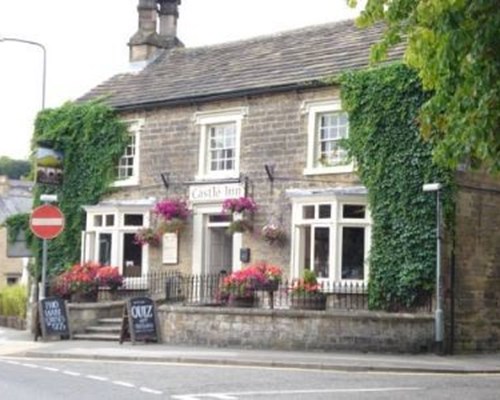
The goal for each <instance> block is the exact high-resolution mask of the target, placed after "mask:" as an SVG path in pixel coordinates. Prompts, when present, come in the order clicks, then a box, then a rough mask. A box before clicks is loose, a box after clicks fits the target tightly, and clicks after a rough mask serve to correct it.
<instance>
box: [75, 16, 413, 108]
mask: <svg viewBox="0 0 500 400" xmlns="http://www.w3.org/2000/svg"><path fill="white" fill-rule="evenodd" d="M382 32H383V27H382V26H381V25H378V26H373V27H371V28H367V29H359V28H357V27H355V25H354V22H353V21H342V22H336V23H329V24H323V25H315V26H311V27H306V28H302V29H297V30H293V31H287V32H282V33H278V34H274V35H268V36H260V37H256V38H253V39H248V40H240V41H235V42H229V43H224V44H219V45H211V46H204V47H197V48H196V47H195V48H175V49H170V50H162V52H161V53H160V55H159V56H158V58H157V59H156V60H155V61H153V62H152V63H150V64H149V65H148V66H147V67H146V68H145V69H143V70H142V71H141V72H139V73H135V74H133V73H128V74H119V75H116V76H114V77H113V78H111V79H110V80H108V81H107V82H104V83H103V84H101V85H99V86H97V87H96V88H94V89H93V90H91V91H90V92H89V93H87V94H86V95H85V96H83V97H82V98H80V99H79V100H88V99H91V98H95V97H100V96H105V97H106V99H107V100H106V102H107V103H108V104H109V105H111V106H113V107H115V108H118V109H134V108H141V107H153V106H158V105H168V104H182V103H187V102H192V101H199V100H203V99H213V98H227V97H232V96H236V95H242V94H251V93H262V92H266V91H271V90H284V89H287V88H288V89H292V88H298V87H304V86H306V85H311V84H314V83H318V82H319V81H321V80H322V79H324V78H326V77H331V76H335V75H338V74H339V73H341V72H344V71H347V70H350V69H359V68H364V67H366V66H368V63H369V54H370V47H371V45H372V44H374V43H375V42H376V41H377V40H378V39H379V38H380V36H381V33H382ZM402 52H403V47H402V46H400V47H397V48H395V49H393V50H392V51H391V52H390V53H389V60H393V59H396V58H401V56H402Z"/></svg>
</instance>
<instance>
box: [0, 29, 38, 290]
mask: <svg viewBox="0 0 500 400" xmlns="http://www.w3.org/2000/svg"><path fill="white" fill-rule="evenodd" d="M0 42H16V43H24V44H28V45H31V46H36V47H38V48H39V49H41V50H42V55H43V63H42V110H43V109H45V87H46V81H47V49H46V48H45V46H44V45H43V44H41V43H39V42H35V41H33V40H26V39H19V38H13V37H3V36H0ZM42 196H43V195H42ZM41 200H42V201H43V199H41ZM42 264H43V266H42V287H41V289H40V290H39V293H38V294H39V296H37V297H39V298H41V299H43V298H45V285H46V268H47V267H46V265H47V240H45V239H44V240H43V247H42Z"/></svg>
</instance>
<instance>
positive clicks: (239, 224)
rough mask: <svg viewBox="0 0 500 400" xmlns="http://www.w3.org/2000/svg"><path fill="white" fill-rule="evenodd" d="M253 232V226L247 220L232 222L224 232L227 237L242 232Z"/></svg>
mask: <svg viewBox="0 0 500 400" xmlns="http://www.w3.org/2000/svg"><path fill="white" fill-rule="evenodd" d="M252 230H253V224H252V222H251V221H249V220H248V219H244V218H242V219H236V220H234V221H232V222H231V223H230V224H229V226H228V227H227V229H226V232H227V233H228V234H229V235H232V234H233V233H243V232H251V231H252Z"/></svg>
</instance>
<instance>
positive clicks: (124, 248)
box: [82, 203, 152, 278]
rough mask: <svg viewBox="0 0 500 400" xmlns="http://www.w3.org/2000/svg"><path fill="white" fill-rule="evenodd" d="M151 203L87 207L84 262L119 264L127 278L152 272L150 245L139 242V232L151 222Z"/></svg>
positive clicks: (83, 242) (83, 240)
mask: <svg viewBox="0 0 500 400" xmlns="http://www.w3.org/2000/svg"><path fill="white" fill-rule="evenodd" d="M151 206H152V205H151V204H149V203H147V205H134V206H131V205H130V204H129V205H122V206H120V205H117V206H114V207H109V206H99V205H97V206H88V207H86V208H85V209H86V211H87V218H86V230H85V231H84V232H83V234H82V261H83V262H85V261H97V262H99V263H101V264H104V265H112V266H118V267H119V268H120V272H121V273H122V274H123V276H124V277H126V278H135V277H141V276H145V275H146V274H147V272H148V269H149V268H148V261H149V260H148V245H147V244H146V245H141V244H139V243H136V241H135V234H136V232H137V231H138V230H139V229H142V228H146V227H148V226H149V224H150V209H151Z"/></svg>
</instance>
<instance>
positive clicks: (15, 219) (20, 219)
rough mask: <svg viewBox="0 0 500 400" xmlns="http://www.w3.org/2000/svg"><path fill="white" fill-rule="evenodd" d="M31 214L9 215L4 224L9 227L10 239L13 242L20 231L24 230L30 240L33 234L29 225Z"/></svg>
mask: <svg viewBox="0 0 500 400" xmlns="http://www.w3.org/2000/svg"><path fill="white" fill-rule="evenodd" d="M29 221H30V215H29V214H28V213H23V214H14V215H11V216H10V217H8V218H7V219H6V220H5V221H4V223H3V225H4V226H6V227H7V232H8V240H9V242H10V243H13V242H14V241H15V240H16V238H17V236H18V235H19V233H20V232H24V233H25V235H26V239H27V241H28V242H29V240H30V238H31V236H32V234H31V230H30V227H29Z"/></svg>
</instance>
